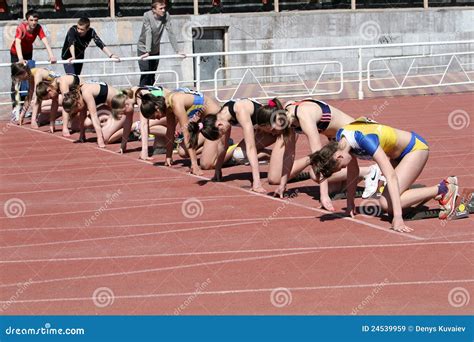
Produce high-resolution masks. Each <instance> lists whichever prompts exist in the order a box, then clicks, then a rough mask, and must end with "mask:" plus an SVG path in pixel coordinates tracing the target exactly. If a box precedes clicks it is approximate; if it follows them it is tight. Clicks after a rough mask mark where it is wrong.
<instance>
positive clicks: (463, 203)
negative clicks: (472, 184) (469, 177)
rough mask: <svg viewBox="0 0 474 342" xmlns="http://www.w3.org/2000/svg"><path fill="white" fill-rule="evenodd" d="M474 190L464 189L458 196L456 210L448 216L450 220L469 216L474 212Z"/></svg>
mask: <svg viewBox="0 0 474 342" xmlns="http://www.w3.org/2000/svg"><path fill="white" fill-rule="evenodd" d="M473 190H474V189H464V190H463V191H461V193H460V194H458V197H457V198H456V210H454V212H453V213H452V214H451V215H450V216H449V217H448V220H457V219H461V218H466V217H469V214H471V213H472V212H474V201H473Z"/></svg>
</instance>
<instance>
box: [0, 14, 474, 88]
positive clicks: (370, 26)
mask: <svg viewBox="0 0 474 342" xmlns="http://www.w3.org/2000/svg"><path fill="white" fill-rule="evenodd" d="M473 22H474V9H473V8H466V7H464V8H449V9H445V8H443V9H427V10H423V9H398V10H395V9H393V10H363V11H362V10H358V11H329V10H328V11H304V12H297V11H292V12H283V13H246V14H214V15H201V16H188V15H186V16H174V17H173V29H174V31H175V32H176V35H177V38H178V42H179V44H180V49H181V50H182V51H183V52H185V53H191V52H192V51H193V43H192V39H193V38H192V33H191V28H192V27H197V28H198V34H199V28H202V27H205V28H207V27H219V28H227V32H228V33H227V34H228V50H229V51H245V50H258V49H278V48H295V47H298V48H303V47H330V46H342V45H358V44H377V45H383V44H387V43H408V42H424V41H451V40H467V39H473V37H474V26H473V25H472V23H473ZM41 23H42V25H43V26H44V27H45V28H46V29H47V32H48V35H49V40H50V42H51V44H52V46H53V48H54V53H55V55H56V56H57V57H59V56H60V51H61V47H62V44H63V41H64V37H65V34H66V32H67V29H68V28H69V26H70V25H72V24H74V23H75V20H69V19H57V20H54V21H48V20H43V21H41ZM141 23H142V21H141V18H140V17H132V18H118V19H115V20H112V19H109V18H104V19H93V22H92V26H93V27H94V28H95V29H96V30H97V32H98V33H99V35H100V36H101V38H102V39H103V40H104V42H105V43H106V44H107V45H108V46H109V47H110V48H111V49H112V50H113V51H114V52H116V53H118V54H120V55H121V56H135V55H136V42H137V39H138V35H139V33H140V29H141ZM16 25H17V22H2V23H0V39H1V41H0V60H1V61H2V62H9V61H10V56H9V52H8V49H9V47H10V45H11V42H12V39H13V36H14V32H15V27H16ZM162 43H163V44H162V54H172V53H173V50H172V48H171V45H170V44H169V42H168V37H167V35H166V34H165V36H164V37H163V40H162ZM36 44H37V47H38V48H37V49H36V50H35V59H37V60H44V59H46V54H45V51H44V50H43V49H42V44H41V43H39V42H37V43H36ZM91 45H93V44H91ZM39 48H41V49H39ZM456 48H459V49H461V51H465V50H466V46H463V47H455V46H441V47H437V48H435V49H433V51H436V52H443V51H454V50H453V49H456ZM471 49H472V46H471ZM388 50H390V51H388ZM388 50H376V51H373V52H368V53H367V56H366V57H365V58H369V57H372V56H381V55H382V56H383V55H405V54H412V53H419V52H421V51H424V50H423V49H420V48H418V47H415V48H392V49H388ZM471 51H472V50H471ZM93 57H105V56H104V54H102V52H101V51H99V50H98V49H97V48H95V47H92V46H91V47H90V48H89V49H88V50H87V52H86V58H93ZM356 57H357V53H356V51H335V52H324V53H304V54H301V53H300V54H288V55H286V56H284V57H281V58H282V59H284V60H285V61H286V62H296V61H298V62H303V61H317V60H321V59H324V60H331V59H337V60H339V61H341V62H342V63H343V64H344V69H345V70H355V69H356V68H357V58H356ZM275 58H277V57H275V56H270V55H254V56H238V57H235V56H234V57H230V58H229V60H228V62H229V64H231V65H233V66H234V65H253V64H255V63H261V62H272V61H274V60H275ZM116 67H117V70H120V71H123V70H129V71H138V66H137V64H136V62H134V63H120V64H116ZM111 68H112V67H111V66H110V65H108V66H107V71H110V70H111ZM53 69H55V70H58V71H62V70H63V69H62V66H61V67H56V66H54V67H53ZM160 69H161V70H164V69H172V70H175V71H177V72H178V73H179V74H180V77H181V79H185V80H191V79H193V64H192V61H191V60H190V59H187V60H185V61H178V60H164V61H161V63H160ZM1 72H2V75H5V76H6V77H2V81H0V82H1V85H0V91H7V90H8V89H9V82H10V81H9V76H7V74H8V73H9V71H8V69H4V70H1ZM102 72H103V65H102V64H100V63H98V64H88V65H85V67H84V71H83V73H84V74H86V73H87V74H91V73H102ZM131 82H136V78H135V79H134V78H131Z"/></svg>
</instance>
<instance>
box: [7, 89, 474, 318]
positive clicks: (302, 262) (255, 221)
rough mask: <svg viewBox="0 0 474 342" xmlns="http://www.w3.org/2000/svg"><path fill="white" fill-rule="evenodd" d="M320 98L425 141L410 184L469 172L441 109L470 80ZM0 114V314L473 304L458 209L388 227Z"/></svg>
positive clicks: (310, 188) (465, 98) (243, 174)
mask: <svg viewBox="0 0 474 342" xmlns="http://www.w3.org/2000/svg"><path fill="white" fill-rule="evenodd" d="M331 104H333V105H335V106H337V107H339V108H341V109H342V110H345V111H346V112H348V113H351V114H352V115H354V116H357V115H369V116H372V117H374V118H375V119H376V120H378V121H381V122H384V123H387V124H390V125H394V126H395V127H399V128H402V129H407V130H415V131H417V132H418V133H419V134H421V135H422V136H424V137H425V138H426V139H427V140H428V141H429V143H430V146H431V156H430V160H429V162H428V165H427V167H426V169H425V171H424V172H423V173H422V175H421V177H420V179H419V180H418V181H417V183H423V184H426V185H432V184H435V183H437V182H439V180H440V179H441V178H443V177H445V176H446V175H449V174H456V175H458V176H459V179H460V183H461V185H462V186H470V187H473V186H474V178H473V176H472V170H473V157H474V155H473V154H474V153H473V129H472V125H467V124H466V123H464V125H462V124H461V126H459V127H457V128H460V129H453V128H451V127H454V126H453V124H452V123H451V127H450V124H449V120H448V118H451V119H452V118H453V115H459V113H461V115H464V114H463V113H466V115H467V116H466V115H464V118H467V119H470V113H473V112H474V111H473V109H474V108H473V101H472V95H471V94H459V95H448V96H423V97H397V98H384V99H372V100H364V101H332V102H331ZM453 112H455V114H451V116H450V113H453ZM458 124H459V123H458ZM0 127H1V130H0V133H1V135H0V153H1V155H0V160H1V166H0V169H1V179H2V182H1V187H0V201H1V203H2V206H3V212H2V215H1V217H0V222H1V230H0V236H1V239H0V256H1V258H0V260H1V261H0V275H1V279H0V280H1V283H0V289H1V290H0V301H1V303H0V310H1V311H2V314H9V315H13V314H24V315H29V314H34V315H46V314H91V315H92V314H100V315H109V314H129V315H135V314H164V315H173V314H184V315H189V314H191V315H194V314H204V315H207V314H213V315H221V314H304V315H306V314H342V315H344V314H351V313H357V314H363V315H366V314H397V315H401V314H455V315H456V314H470V313H472V312H473V311H472V310H473V304H472V301H471V302H469V301H467V303H466V300H463V298H464V299H466V295H467V297H469V294H473V293H474V274H473V270H474V268H473V261H474V255H473V250H474V249H473V248H472V243H473V242H474V239H473V234H472V227H473V219H472V218H469V219H464V220H458V221H452V222H449V223H448V224H447V225H443V224H441V223H440V221H438V220H437V219H432V220H424V221H415V222H409V225H410V226H411V227H413V228H414V229H415V231H414V233H413V234H399V233H396V232H394V231H391V230H390V229H389V227H390V224H389V222H386V221H381V220H380V219H379V218H374V217H364V216H361V215H359V216H357V217H356V219H348V218H335V217H328V215H327V213H326V212H325V211H323V210H320V209H317V208H318V202H317V201H316V200H314V199H313V195H314V194H315V193H316V191H315V190H316V187H315V186H314V184H313V183H312V182H311V181H305V182H300V183H293V184H290V186H289V188H290V189H291V190H293V191H296V190H298V196H297V197H295V198H292V199H291V200H290V201H286V202H285V201H282V200H278V199H275V198H272V197H270V196H264V195H257V194H255V193H252V192H249V191H248V186H249V180H248V179H249V176H250V170H249V168H248V167H245V166H238V167H232V168H227V169H225V170H224V175H225V182H223V183H217V184H216V183H207V184H205V183H206V182H205V180H204V179H205V178H201V179H200V178H198V177H194V176H192V175H189V174H187V173H186V168H185V167H183V166H179V164H178V166H175V167H173V168H172V169H170V168H165V167H163V166H160V165H155V166H154V165H152V164H151V163H147V162H140V161H138V160H137V157H138V151H137V150H136V151H133V152H130V153H127V154H126V155H124V156H121V155H118V154H116V153H114V151H115V150H117V145H112V146H108V147H107V150H105V151H104V150H99V149H97V148H96V147H95V146H96V145H95V144H94V143H88V144H72V143H71V142H70V141H69V140H68V139H64V138H62V137H60V133H56V134H55V135H52V134H49V133H45V132H44V131H46V130H47V127H42V128H41V129H40V131H35V130H32V129H30V128H29V126H28V125H27V126H24V127H18V126H10V125H7V124H6V123H3V124H2V125H1V126H0ZM233 136H234V138H235V139H236V138H238V137H241V132H238V131H237V130H234V131H233ZM74 138H76V136H74V137H72V139H74ZM138 146H139V144H138V143H132V145H131V147H132V149H134V148H137V147H138ZM307 151H308V147H307V143H306V141H305V138H304V137H301V138H300V141H299V143H298V154H299V155H303V154H304V153H306V152H307ZM162 159H163V156H158V158H157V161H158V164H162ZM266 171H267V166H263V167H262V172H266ZM205 176H206V177H210V176H212V172H207V173H206V174H205ZM266 188H267V189H268V190H273V188H274V187H272V186H269V185H268V184H267V185H266ZM357 203H360V200H359V201H358V202H357ZM335 204H336V206H337V208H338V209H342V208H343V207H344V205H345V201H337V202H336V203H335ZM431 204H433V205H434V204H435V203H431ZM460 299H461V300H460Z"/></svg>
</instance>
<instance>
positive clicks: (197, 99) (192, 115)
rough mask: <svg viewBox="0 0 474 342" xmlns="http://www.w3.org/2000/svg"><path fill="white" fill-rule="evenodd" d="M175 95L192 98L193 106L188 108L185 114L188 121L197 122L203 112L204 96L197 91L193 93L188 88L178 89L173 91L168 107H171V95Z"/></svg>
mask: <svg viewBox="0 0 474 342" xmlns="http://www.w3.org/2000/svg"><path fill="white" fill-rule="evenodd" d="M175 93H182V94H190V95H193V96H194V101H193V105H192V106H191V107H189V108H188V110H187V111H186V114H187V115H188V118H189V120H193V119H194V120H196V121H197V120H199V116H200V115H201V113H202V112H203V111H204V95H203V94H202V93H200V92H198V91H194V90H191V89H188V88H178V89H175V90H173V92H172V93H171V95H170V97H169V105H170V106H173V102H172V101H173V94H175Z"/></svg>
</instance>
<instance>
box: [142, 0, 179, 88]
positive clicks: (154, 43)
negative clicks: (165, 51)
mask: <svg viewBox="0 0 474 342" xmlns="http://www.w3.org/2000/svg"><path fill="white" fill-rule="evenodd" d="M164 29H166V31H168V37H169V41H170V43H171V46H172V47H173V49H174V50H175V52H176V53H178V54H180V52H178V43H177V41H176V37H175V35H174V34H173V32H172V30H171V27H170V15H169V13H168V12H166V2H165V0H153V2H152V3H151V10H150V11H148V12H145V14H144V15H143V25H142V31H141V33H140V38H138V46H137V52H138V56H139V57H140V58H141V60H140V61H138V66H139V67H140V71H156V69H158V63H159V60H158V59H155V60H147V61H145V60H143V59H144V58H146V57H149V56H157V55H159V54H160V41H161V36H162V35H163V30H164ZM154 83H155V75H154V74H147V75H141V76H140V86H141V87H143V86H146V85H153V84H154Z"/></svg>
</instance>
